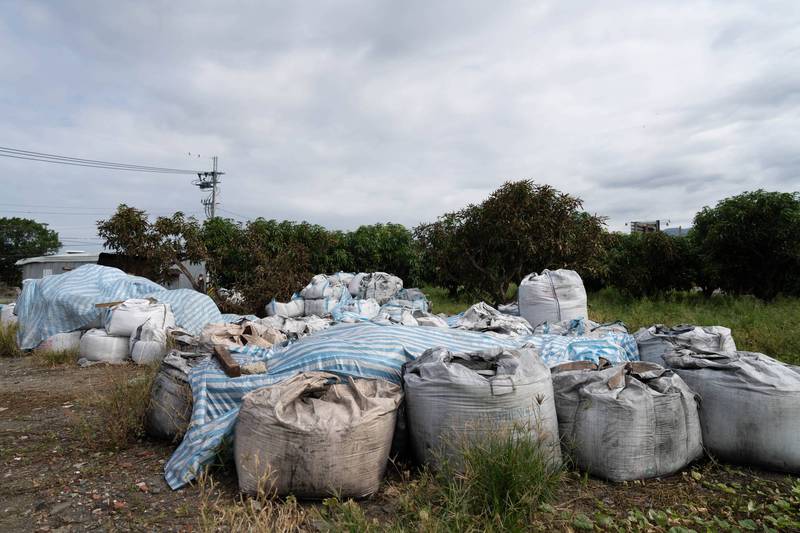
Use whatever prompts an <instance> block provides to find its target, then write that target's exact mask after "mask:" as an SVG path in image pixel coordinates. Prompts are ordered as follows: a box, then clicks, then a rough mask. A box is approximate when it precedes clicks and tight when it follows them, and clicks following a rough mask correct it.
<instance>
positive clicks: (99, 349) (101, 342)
mask: <svg viewBox="0 0 800 533" xmlns="http://www.w3.org/2000/svg"><path fill="white" fill-rule="evenodd" d="M129 342H130V339H129V338H128V337H120V336H116V335H109V334H108V332H107V331H106V330H104V329H90V330H89V331H87V332H86V333H84V334H83V337H81V341H80V356H81V358H83V359H86V360H88V361H95V362H101V363H122V362H123V361H125V360H126V359H127V358H128V355H129V352H128V350H129V348H130V347H129Z"/></svg>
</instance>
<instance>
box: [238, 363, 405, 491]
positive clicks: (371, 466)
mask: <svg viewBox="0 0 800 533" xmlns="http://www.w3.org/2000/svg"><path fill="white" fill-rule="evenodd" d="M402 394H403V393H402V389H401V388H400V387H399V386H398V385H395V384H392V383H389V382H388V381H384V380H380V379H358V380H354V379H352V378H348V380H347V381H345V382H343V381H342V380H341V378H338V377H337V376H335V375H333V374H327V373H324V372H309V373H305V374H298V375H297V376H295V377H293V378H290V379H289V380H287V381H284V382H282V383H279V384H277V385H273V386H270V387H263V388H261V389H257V390H255V391H252V392H250V393H248V394H246V395H245V396H244V398H243V399H242V407H241V409H240V410H239V417H238V418H237V420H236V434H235V438H234V458H235V461H236V473H237V475H238V478H239V488H240V489H241V490H242V491H243V492H247V493H250V494H257V493H260V492H261V493H266V494H271V493H272V492H273V491H274V493H276V494H278V495H285V494H290V493H291V494H294V495H295V496H298V497H300V498H324V497H328V496H331V495H334V494H335V495H337V496H341V497H345V498H360V497H364V496H368V495H370V494H372V493H374V492H375V491H377V490H378V487H379V485H380V482H381V479H382V478H383V475H384V472H385V469H386V462H387V460H388V457H389V450H390V449H391V445H392V436H393V434H394V427H395V419H396V414H397V407H398V405H399V404H400V401H401V400H402ZM268 476H269V477H268Z"/></svg>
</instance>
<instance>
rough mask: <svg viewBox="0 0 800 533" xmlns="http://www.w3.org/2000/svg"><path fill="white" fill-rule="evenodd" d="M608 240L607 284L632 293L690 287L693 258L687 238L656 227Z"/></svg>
mask: <svg viewBox="0 0 800 533" xmlns="http://www.w3.org/2000/svg"><path fill="white" fill-rule="evenodd" d="M610 240H611V246H610V249H609V254H608V274H607V276H608V283H609V284H610V285H613V286H614V287H617V288H619V289H620V290H622V291H623V292H625V293H627V294H629V295H631V296H634V297H641V296H653V295H657V294H662V293H665V292H667V291H670V290H686V289H691V288H692V285H693V280H694V277H695V270H694V266H695V260H694V257H693V248H692V246H691V243H690V241H689V239H688V238H686V237H670V236H669V235H667V234H666V233H663V232H660V231H658V232H653V233H634V234H632V235H622V234H616V235H613V236H612V237H611V239H610Z"/></svg>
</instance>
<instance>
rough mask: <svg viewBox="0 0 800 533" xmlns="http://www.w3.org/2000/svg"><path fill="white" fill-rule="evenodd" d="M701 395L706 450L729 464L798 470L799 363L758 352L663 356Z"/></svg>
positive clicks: (690, 353)
mask: <svg viewBox="0 0 800 533" xmlns="http://www.w3.org/2000/svg"><path fill="white" fill-rule="evenodd" d="M664 360H665V361H666V364H667V365H668V366H669V367H670V368H672V369H674V370H675V372H677V373H678V374H679V375H680V376H681V377H682V378H683V380H684V381H685V382H686V384H687V385H689V387H691V388H692V390H694V391H695V392H696V393H697V394H698V395H699V396H700V398H701V401H700V423H701V425H702V428H703V441H704V443H705V446H706V449H707V450H708V451H709V452H710V453H711V454H712V455H714V456H716V457H717V458H719V459H721V460H723V461H730V462H732V463H740V464H753V465H758V466H761V467H764V468H770V469H775V470H781V471H784V472H792V473H795V474H797V473H800V367H796V366H790V365H786V364H784V363H781V362H780V361H776V360H775V359H773V358H771V357H768V356H766V355H764V354H760V353H753V352H735V353H728V354H699V353H695V352H692V351H690V350H686V349H681V350H675V351H673V352H670V353H667V354H665V355H664Z"/></svg>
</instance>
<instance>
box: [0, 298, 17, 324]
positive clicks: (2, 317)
mask: <svg viewBox="0 0 800 533" xmlns="http://www.w3.org/2000/svg"><path fill="white" fill-rule="evenodd" d="M16 306H17V304H15V303H12V304H6V305H4V306H3V308H2V309H0V325H3V326H8V325H9V324H16V323H17V315H15V314H14V308H15V307H16Z"/></svg>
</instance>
